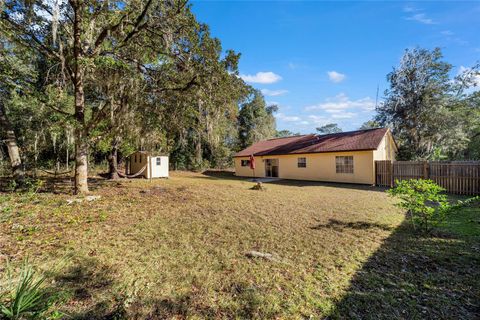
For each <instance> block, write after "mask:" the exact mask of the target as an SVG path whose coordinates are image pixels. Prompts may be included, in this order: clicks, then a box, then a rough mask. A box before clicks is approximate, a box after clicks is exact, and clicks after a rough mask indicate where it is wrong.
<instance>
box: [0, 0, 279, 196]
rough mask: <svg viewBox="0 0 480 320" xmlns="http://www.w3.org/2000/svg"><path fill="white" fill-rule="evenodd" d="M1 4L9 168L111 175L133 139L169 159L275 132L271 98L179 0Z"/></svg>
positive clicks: (190, 157) (221, 160)
mask: <svg viewBox="0 0 480 320" xmlns="http://www.w3.org/2000/svg"><path fill="white" fill-rule="evenodd" d="M0 5H1V22H0V124H1V127H2V128H1V129H2V130H1V134H2V140H3V141H4V143H3V144H2V145H1V148H0V150H1V151H2V154H3V156H4V158H6V155H7V154H8V156H9V159H10V166H11V168H12V171H13V176H14V178H15V179H16V180H17V181H19V182H21V181H22V179H23V177H24V175H25V171H26V169H27V170H28V169H31V168H36V167H37V166H50V167H52V166H57V167H58V168H60V167H61V169H62V170H69V169H71V163H70V162H73V170H74V171H75V192H76V193H86V192H88V181H87V177H88V163H94V162H95V161H99V160H101V159H105V158H107V159H108V162H109V175H110V177H111V178H116V177H117V162H118V160H119V159H121V158H122V157H121V156H120V155H128V154H129V153H131V152H132V151H134V150H137V149H141V150H149V151H153V152H157V153H166V154H169V155H170V159H171V163H172V164H173V166H174V167H175V168H188V169H196V168H203V167H208V166H212V167H222V166H227V165H229V164H230V161H231V156H232V154H233V153H234V152H236V151H237V150H239V149H242V148H244V147H245V146H247V145H249V144H251V143H252V142H254V141H258V140H260V139H264V138H269V137H272V136H274V135H275V120H274V116H273V114H274V112H276V107H275V106H267V105H266V103H265V100H264V97H263V96H262V94H261V92H259V91H258V90H255V89H254V88H252V87H251V86H249V85H247V84H246V83H245V82H244V81H243V80H242V79H241V78H240V77H239V76H238V74H239V72H238V62H239V59H240V54H239V53H236V52H234V51H232V50H226V51H224V50H223V49H222V46H221V42H220V41H219V40H218V39H216V38H214V37H212V36H211V34H210V31H209V28H208V26H207V25H205V24H202V23H200V22H198V21H197V20H196V18H195V16H194V14H193V13H192V11H191V8H190V5H189V3H188V2H187V1H184V0H168V1H163V0H162V1H160V0H148V1H144V0H130V1H103V0H86V1H84V0H68V1H13V0H6V1H3V3H0Z"/></svg>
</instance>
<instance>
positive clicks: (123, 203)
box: [0, 172, 480, 319]
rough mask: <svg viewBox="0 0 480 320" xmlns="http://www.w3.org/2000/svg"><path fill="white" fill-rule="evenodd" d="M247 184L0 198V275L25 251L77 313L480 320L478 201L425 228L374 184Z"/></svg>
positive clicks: (139, 186) (185, 177) (203, 182)
mask: <svg viewBox="0 0 480 320" xmlns="http://www.w3.org/2000/svg"><path fill="white" fill-rule="evenodd" d="M252 185H253V184H252V183H251V182H247V181H245V180H242V179H237V178H234V177H232V176H229V175H217V174H211V175H209V174H196V173H184V172H178V173H177V172H175V173H173V174H172V177H171V178H170V179H169V180H153V181H152V182H149V181H145V180H133V181H122V182H111V183H110V182H108V183H107V182H105V183H103V184H102V185H99V186H98V188H97V189H96V190H95V191H94V194H96V195H100V196H101V198H100V199H99V200H97V201H92V202H86V203H82V204H72V205H67V202H66V200H67V199H70V198H71V196H69V195H67V194H52V193H40V194H37V195H34V196H27V195H13V194H8V193H3V194H0V200H1V203H0V272H1V273H2V275H4V274H5V267H4V266H5V262H6V261H7V260H9V261H10V262H11V263H12V264H13V265H19V264H20V263H21V261H22V260H23V259H25V258H27V257H28V259H29V261H30V262H31V263H33V264H35V265H36V266H38V267H39V268H40V269H42V270H44V271H45V272H47V274H48V276H49V279H50V280H51V281H49V282H48V285H49V286H51V287H52V288H54V289H55V290H58V291H61V292H63V295H64V299H65V301H66V303H65V304H64V305H63V306H62V307H61V310H62V311H63V312H65V313H66V314H68V315H70V316H71V317H73V318H74V319H96V318H99V319H114V318H117V319H123V318H126V319H145V318H148V319H164V318H178V319H183V318H193V319H195V318H198V319H200V318H282V319H283V318H288V319H291V318H293V319H297V318H314V319H318V318H324V317H328V318H341V319H343V318H358V319H368V318H371V319H381V318H385V319H392V318H408V319H412V318H432V319H433V318H435V319H438V318H450V319H455V318H464V319H467V318H468V319H472V318H478V317H480V299H479V297H480V277H479V275H480V223H479V221H480V210H479V208H478V207H472V208H468V209H466V210H464V211H462V212H460V213H458V214H456V215H455V216H453V217H450V218H449V221H447V222H446V223H444V224H443V225H442V227H441V229H440V230H439V231H437V232H436V233H435V235H433V236H421V235H418V234H415V233H413V232H412V231H411V229H409V228H407V225H406V224H405V222H404V215H403V214H402V212H400V211H399V209H397V208H396V207H394V206H393V200H392V199H391V198H389V197H387V195H386V194H385V192H383V191H382V190H379V189H376V188H371V187H367V186H349V185H335V184H320V183H307V182H305V183H303V182H287V181H278V182H276V183H268V184H265V185H266V187H267V190H266V191H254V190H249V188H250V187H251V186H252ZM252 250H255V251H260V252H263V253H270V254H273V257H274V259H273V260H268V259H264V258H251V257H248V256H246V253H247V252H249V251H252Z"/></svg>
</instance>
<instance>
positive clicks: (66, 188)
mask: <svg viewBox="0 0 480 320" xmlns="http://www.w3.org/2000/svg"><path fill="white" fill-rule="evenodd" d="M38 180H40V181H42V186H41V188H40V190H39V192H41V193H54V194H72V193H73V188H74V178H73V177H70V176H65V175H64V176H58V177H54V176H39V177H38ZM11 181H12V178H11V177H0V192H10V191H11V190H10V189H11ZM117 181H122V180H108V179H105V178H102V177H100V176H98V177H97V176H96V177H90V178H88V188H89V189H90V191H96V190H98V189H101V188H103V187H104V186H107V185H109V184H111V183H116V182H117Z"/></svg>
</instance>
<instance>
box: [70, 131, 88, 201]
mask: <svg viewBox="0 0 480 320" xmlns="http://www.w3.org/2000/svg"><path fill="white" fill-rule="evenodd" d="M75 138H76V143H75V191H74V192H75V194H84V193H88V192H89V190H88V157H87V156H88V143H87V136H86V134H85V133H84V132H83V130H82V129H77V130H76V134H75Z"/></svg>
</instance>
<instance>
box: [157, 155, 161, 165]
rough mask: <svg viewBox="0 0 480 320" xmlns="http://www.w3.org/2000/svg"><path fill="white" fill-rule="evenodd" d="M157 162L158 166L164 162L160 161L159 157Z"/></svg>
mask: <svg viewBox="0 0 480 320" xmlns="http://www.w3.org/2000/svg"><path fill="white" fill-rule="evenodd" d="M156 161H157V166H159V165H160V164H161V163H162V162H161V161H162V160H161V159H160V157H157V159H156Z"/></svg>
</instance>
